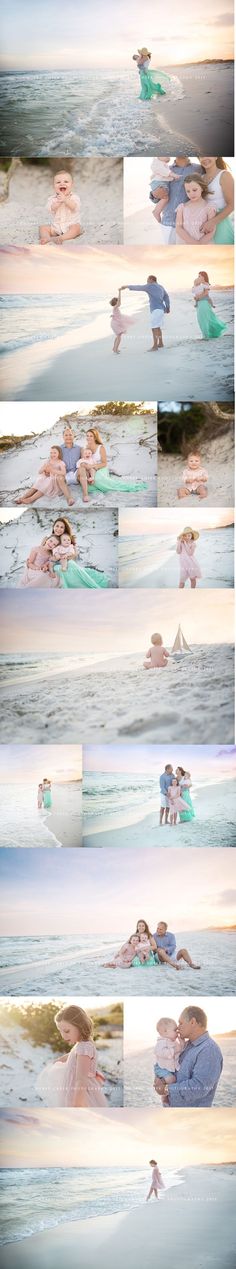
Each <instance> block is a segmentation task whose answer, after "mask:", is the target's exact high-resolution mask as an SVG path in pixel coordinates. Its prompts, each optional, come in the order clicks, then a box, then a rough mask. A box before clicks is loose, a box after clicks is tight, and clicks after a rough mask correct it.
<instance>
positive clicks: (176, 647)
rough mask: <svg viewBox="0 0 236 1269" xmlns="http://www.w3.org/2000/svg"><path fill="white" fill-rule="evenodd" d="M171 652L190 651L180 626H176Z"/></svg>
mask: <svg viewBox="0 0 236 1269" xmlns="http://www.w3.org/2000/svg"><path fill="white" fill-rule="evenodd" d="M172 652H181V653H183V652H191V648H189V644H188V643H187V639H185V637H184V634H183V631H182V630H181V626H178V630H177V634H176V636H175V640H174V643H173V648H172Z"/></svg>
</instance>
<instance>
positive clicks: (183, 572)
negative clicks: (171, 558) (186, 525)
mask: <svg viewBox="0 0 236 1269" xmlns="http://www.w3.org/2000/svg"><path fill="white" fill-rule="evenodd" d="M176 550H177V555H179V556H180V581H181V582H186V581H188V579H189V581H193V580H195V578H197V577H201V576H202V574H201V569H200V565H199V564H198V562H197V560H196V559H195V558H194V553H195V550H196V543H195V542H183V541H182V542H180V541H178V542H177V547H176Z"/></svg>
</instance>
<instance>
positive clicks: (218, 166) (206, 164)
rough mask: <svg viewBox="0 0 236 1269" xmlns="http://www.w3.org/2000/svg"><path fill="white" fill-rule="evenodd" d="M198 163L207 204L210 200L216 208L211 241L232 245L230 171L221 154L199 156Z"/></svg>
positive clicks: (232, 202) (232, 198)
mask: <svg viewBox="0 0 236 1269" xmlns="http://www.w3.org/2000/svg"><path fill="white" fill-rule="evenodd" d="M200 163H201V166H202V167H203V169H204V172H205V173H206V180H207V186H208V189H209V198H208V201H209V204H210V203H211V202H212V203H213V204H214V207H215V208H216V215H215V233H214V236H213V239H212V242H217V243H221V244H223V245H225V244H227V246H233V243H234V223H233V211H234V180H233V176H232V172H230V171H229V168H228V167H227V163H226V162H225V159H223V158H222V157H221V156H219V157H218V158H216V159H213V158H205V157H203V158H202V157H201V158H200ZM203 242H204V238H203Z"/></svg>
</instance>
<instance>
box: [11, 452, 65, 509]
mask: <svg viewBox="0 0 236 1269" xmlns="http://www.w3.org/2000/svg"><path fill="white" fill-rule="evenodd" d="M59 493H63V494H64V496H65V498H66V500H67V502H68V505H69V506H70V507H71V506H72V505H73V502H74V499H73V498H72V497H71V494H70V490H69V488H68V486H67V483H66V465H65V463H63V458H62V451H61V448H60V445H52V446H51V449H50V455H49V458H48V459H46V461H45V463H43V464H42V467H40V468H39V473H38V475H37V476H36V477H35V482H34V485H32V486H31V489H28V491H27V492H26V493H25V494H22V496H21V498H17V499H16V502H17V504H18V503H19V504H20V503H25V504H26V506H28V505H29V503H31V502H37V500H38V499H39V498H43V497H44V496H45V495H46V496H47V497H48V495H49V494H50V497H51V498H55V497H56V496H57V495H58V494H59Z"/></svg>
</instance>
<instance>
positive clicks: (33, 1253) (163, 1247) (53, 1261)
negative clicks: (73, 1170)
mask: <svg viewBox="0 0 236 1269" xmlns="http://www.w3.org/2000/svg"><path fill="white" fill-rule="evenodd" d="M181 1175H182V1180H183V1185H181V1186H176V1187H174V1186H173V1187H171V1189H168V1190H166V1191H163V1194H162V1195H161V1200H160V1202H159V1203H158V1204H157V1203H156V1204H154V1201H153V1202H152V1203H151V1202H150V1204H148V1205H145V1202H143V1203H141V1204H140V1205H138V1206H136V1207H133V1209H131V1210H130V1211H129V1212H128V1213H127V1212H124V1211H122V1212H117V1213H116V1214H114V1215H112V1216H101V1217H97V1218H95V1219H93V1218H91V1219H90V1220H84V1221H78V1220H77V1221H72V1222H71V1223H70V1222H68V1221H67V1222H65V1223H62V1224H60V1226H58V1227H57V1228H55V1229H51V1230H44V1231H43V1232H42V1233H40V1234H38V1235H33V1236H31V1237H29V1238H27V1239H26V1238H24V1239H23V1240H22V1242H18V1243H14V1244H10V1245H8V1246H5V1248H4V1256H5V1266H6V1269H8V1266H9V1269H10V1267H11V1269H20V1266H22V1269H25V1266H27V1267H28V1266H30V1269H42V1263H44V1264H45V1266H46V1269H64V1265H65V1260H66V1261H69V1263H70V1269H78V1261H79V1260H80V1262H81V1264H82V1265H83V1267H84V1269H94V1263H96V1265H97V1269H108V1267H109V1266H110V1264H111V1261H112V1264H113V1266H114V1269H120V1265H121V1264H122V1262H123V1263H124V1264H125V1265H126V1266H127V1269H141V1266H142V1265H143V1264H144V1263H145V1265H146V1266H147V1269H152V1266H153V1259H154V1258H155V1254H156V1248H157V1247H158V1253H159V1257H160V1260H161V1261H162V1263H163V1264H166V1266H168V1269H169V1265H171V1264H172V1263H173V1262H174V1263H175V1265H176V1269H181V1267H182V1264H183V1259H184V1258H186V1256H187V1257H188V1262H189V1264H191V1266H192V1269H202V1267H203V1263H204V1264H207V1266H209V1269H233V1264H234V1213H235V1177H234V1175H233V1173H232V1174H231V1172H230V1170H229V1169H224V1168H223V1167H218V1168H210V1167H209V1168H200V1167H199V1168H193V1169H190V1170H187V1171H184V1172H183V1173H182V1174H181ZM137 1248H138V1251H137ZM203 1257H204V1259H203Z"/></svg>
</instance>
